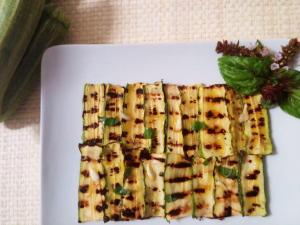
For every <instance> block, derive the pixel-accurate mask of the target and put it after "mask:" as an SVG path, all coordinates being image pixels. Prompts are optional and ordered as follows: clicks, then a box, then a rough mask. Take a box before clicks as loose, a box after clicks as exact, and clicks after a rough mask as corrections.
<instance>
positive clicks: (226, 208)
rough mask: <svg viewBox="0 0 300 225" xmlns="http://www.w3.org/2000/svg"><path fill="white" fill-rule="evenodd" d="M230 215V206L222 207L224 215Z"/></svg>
mask: <svg viewBox="0 0 300 225" xmlns="http://www.w3.org/2000/svg"><path fill="white" fill-rule="evenodd" d="M228 216H232V208H231V206H227V207H225V209H224V217H228Z"/></svg>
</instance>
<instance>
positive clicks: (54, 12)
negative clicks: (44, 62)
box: [0, 4, 69, 122]
mask: <svg viewBox="0 0 300 225" xmlns="http://www.w3.org/2000/svg"><path fill="white" fill-rule="evenodd" d="M68 28H69V22H68V21H67V20H66V19H65V17H64V14H63V12H62V11H61V10H60V9H59V8H57V7H55V6H53V5H50V4H49V5H46V6H45V8H44V10H43V14H42V17H41V20H40V23H39V25H38V28H37V30H36V32H35V34H34V37H33V39H32V40H31V42H30V44H29V47H28V48H27V51H26V53H25V55H24V57H23V59H22V61H21V62H20V64H19V66H18V67H17V69H16V71H15V73H14V74H13V77H12V79H11V81H10V83H9V85H8V87H7V89H6V92H5V94H4V99H3V101H2V107H0V109H1V112H0V122H1V121H3V120H5V119H7V118H8V117H9V116H10V115H12V114H13V113H14V112H15V110H16V109H17V107H18V106H19V105H20V103H21V102H22V101H23V100H24V98H25V97H26V96H27V95H28V94H29V92H30V90H31V88H32V86H33V85H34V84H35V83H36V82H37V81H38V80H39V76H40V63H41V58H42V55H43V53H44V51H45V50H46V49H47V48H48V47H49V46H51V45H54V44H56V43H58V42H59V41H61V40H62V39H63V37H64V36H65V34H66V32H67V30H68Z"/></svg>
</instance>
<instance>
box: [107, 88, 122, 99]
mask: <svg viewBox="0 0 300 225" xmlns="http://www.w3.org/2000/svg"><path fill="white" fill-rule="evenodd" d="M106 95H107V96H108V97H110V98H111V99H114V98H123V93H119V94H118V93H116V92H113V91H112V90H111V91H109V92H107V94H106Z"/></svg>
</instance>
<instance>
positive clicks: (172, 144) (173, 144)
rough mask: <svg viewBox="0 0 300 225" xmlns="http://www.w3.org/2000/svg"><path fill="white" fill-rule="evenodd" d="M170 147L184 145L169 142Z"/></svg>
mask: <svg viewBox="0 0 300 225" xmlns="http://www.w3.org/2000/svg"><path fill="white" fill-rule="evenodd" d="M168 145H170V146H172V147H182V146H183V144H180V143H173V142H168Z"/></svg>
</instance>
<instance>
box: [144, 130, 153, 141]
mask: <svg viewBox="0 0 300 225" xmlns="http://www.w3.org/2000/svg"><path fill="white" fill-rule="evenodd" d="M153 136H154V129H152V128H146V129H145V131H144V138H146V139H151V138H152V137H153Z"/></svg>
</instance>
